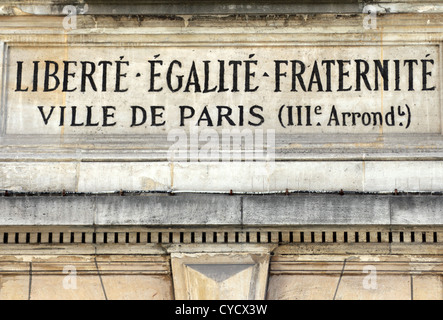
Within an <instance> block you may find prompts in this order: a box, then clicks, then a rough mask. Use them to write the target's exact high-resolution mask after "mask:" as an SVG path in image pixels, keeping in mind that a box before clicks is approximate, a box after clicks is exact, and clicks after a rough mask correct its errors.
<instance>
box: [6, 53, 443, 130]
mask: <svg viewBox="0 0 443 320" xmlns="http://www.w3.org/2000/svg"><path fill="white" fill-rule="evenodd" d="M439 50H440V49H439V47H438V46H437V45H398V46H380V45H374V46H342V47H333V46H289V45H286V46H271V47H255V46H254V47H246V46H230V47H219V46H213V45H207V46H205V45H203V46H198V47H197V46H196V47H191V46H184V47H180V46H179V47H158V46H137V47H135V46H130V47H124V46H123V47H115V46H113V47H105V46H86V45H84V46H75V45H73V46H69V47H65V46H63V47H62V46H54V47H35V46H18V45H12V46H10V47H8V49H7V52H6V53H7V56H6V68H5V69H6V72H7V74H6V78H5V79H6V82H5V84H4V86H5V90H4V99H3V101H4V103H3V106H2V107H3V108H4V112H3V113H2V114H3V117H5V118H6V121H4V120H3V119H2V120H3V123H4V124H5V129H4V132H5V133H6V134H32V135H34V134H44V135H59V134H79V135H81V134H88V135H90V134H100V135H102V134H113V135H115V134H119V135H120V134H135V135H146V134H167V133H168V132H169V131H170V130H172V129H176V128H179V129H185V130H189V129H190V128H193V127H197V128H199V129H205V128H211V129H216V130H217V129H240V130H241V129H243V128H248V129H274V130H275V131H276V132H277V133H288V134H309V133H317V134H318V133H324V134H330V133H331V134H332V133H335V134H356V133H377V134H384V133H404V134H408V133H439V132H441V128H440V109H441V106H440V100H441V97H440V84H441V81H440V74H439V70H440V68H441V66H440V61H439V54H440V53H439Z"/></svg>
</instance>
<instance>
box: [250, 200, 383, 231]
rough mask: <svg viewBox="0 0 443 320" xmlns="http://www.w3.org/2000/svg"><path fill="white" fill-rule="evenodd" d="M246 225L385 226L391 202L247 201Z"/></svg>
mask: <svg viewBox="0 0 443 320" xmlns="http://www.w3.org/2000/svg"><path fill="white" fill-rule="evenodd" d="M243 206H244V208H243V223H244V224H246V225H268V224H281V225H292V224H300V225H310V224H337V225H355V224H362V225H370V224H375V225H377V224H380V225H385V224H389V223H390V211H389V198H388V197H378V196H369V195H365V196H347V195H345V196H339V195H336V196H321V195H294V196H290V197H286V196H284V195H279V196H265V197H261V196H256V197H245V198H244V200H243Z"/></svg>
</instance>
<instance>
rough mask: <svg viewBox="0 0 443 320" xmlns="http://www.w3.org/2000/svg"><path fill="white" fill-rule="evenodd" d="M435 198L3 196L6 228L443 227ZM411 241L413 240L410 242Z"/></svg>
mask: <svg viewBox="0 0 443 320" xmlns="http://www.w3.org/2000/svg"><path fill="white" fill-rule="evenodd" d="M442 206H443V198H442V197H441V196H437V195H436V196H433V195H428V196H424V195H418V196H406V195H399V196H390V195H384V196H383V195H358V194H357V195H352V194H345V195H343V196H341V195H340V194H323V195H321V194H291V195H288V196H286V195H284V194H281V195H243V196H240V195H232V196H229V195H216V194H175V195H170V194H152V195H151V194H141V195H133V194H126V195H125V194H124V193H123V195H122V196H119V195H116V194H113V195H67V196H65V197H63V196H61V195H60V196H56V195H52V196H12V197H5V196H3V197H0V222H1V224H2V225H5V226H6V225H27V226H31V225H38V226H43V225H51V226H53V225H65V226H69V225H74V226H75V225H77V226H93V225H101V226H107V225H115V226H117V225H149V226H161V225H166V226H216V225H231V226H297V225H334V226H344V225H348V226H353V225H365V226H368V225H374V226H376V225H381V226H388V225H392V226H396V225H417V226H418V225H443V221H442V217H441V214H440V212H441V207H442ZM406 241H407V239H406Z"/></svg>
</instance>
